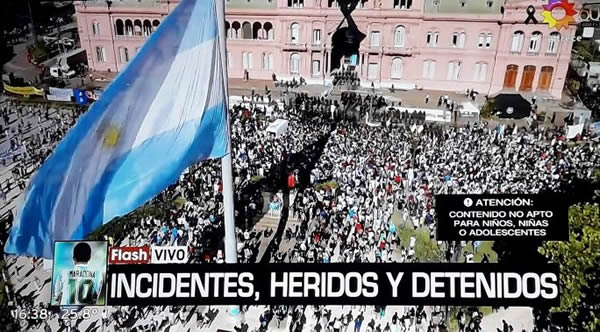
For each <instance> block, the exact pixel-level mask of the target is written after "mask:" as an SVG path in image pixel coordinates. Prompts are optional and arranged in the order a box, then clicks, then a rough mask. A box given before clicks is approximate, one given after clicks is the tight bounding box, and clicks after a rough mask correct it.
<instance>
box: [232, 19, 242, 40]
mask: <svg viewBox="0 0 600 332" xmlns="http://www.w3.org/2000/svg"><path fill="white" fill-rule="evenodd" d="M240 30H241V25H240V22H233V24H231V39H238V38H240Z"/></svg>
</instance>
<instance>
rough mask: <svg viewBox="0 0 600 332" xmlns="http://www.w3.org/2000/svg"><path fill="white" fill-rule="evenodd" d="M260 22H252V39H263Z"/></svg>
mask: <svg viewBox="0 0 600 332" xmlns="http://www.w3.org/2000/svg"><path fill="white" fill-rule="evenodd" d="M263 34H264V31H263V29H262V24H260V22H254V24H253V25H252V39H265V38H264V36H263Z"/></svg>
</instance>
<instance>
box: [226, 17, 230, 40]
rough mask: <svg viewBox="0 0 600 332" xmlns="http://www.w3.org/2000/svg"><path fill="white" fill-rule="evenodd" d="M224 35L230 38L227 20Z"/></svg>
mask: <svg viewBox="0 0 600 332" xmlns="http://www.w3.org/2000/svg"><path fill="white" fill-rule="evenodd" d="M225 37H227V38H229V39H231V25H229V22H227V21H225Z"/></svg>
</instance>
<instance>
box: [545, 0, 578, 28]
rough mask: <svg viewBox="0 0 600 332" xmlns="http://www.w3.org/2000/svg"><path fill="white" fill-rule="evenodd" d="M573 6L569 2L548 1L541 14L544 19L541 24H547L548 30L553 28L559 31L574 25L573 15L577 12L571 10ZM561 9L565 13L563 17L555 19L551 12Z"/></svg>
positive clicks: (562, 0) (559, 0)
mask: <svg viewBox="0 0 600 332" xmlns="http://www.w3.org/2000/svg"><path fill="white" fill-rule="evenodd" d="M574 6H575V4H573V3H570V2H569V0H550V1H549V2H548V4H547V5H544V11H543V12H542V16H543V17H544V21H543V23H548V27H549V28H550V29H552V28H555V27H556V29H557V30H560V29H562V28H568V27H569V23H575V14H577V11H576V10H575V8H573V7H574ZM557 8H562V9H563V10H564V11H565V16H564V17H562V18H560V19H556V18H555V17H554V15H553V14H552V12H553V11H554V10H555V9H557Z"/></svg>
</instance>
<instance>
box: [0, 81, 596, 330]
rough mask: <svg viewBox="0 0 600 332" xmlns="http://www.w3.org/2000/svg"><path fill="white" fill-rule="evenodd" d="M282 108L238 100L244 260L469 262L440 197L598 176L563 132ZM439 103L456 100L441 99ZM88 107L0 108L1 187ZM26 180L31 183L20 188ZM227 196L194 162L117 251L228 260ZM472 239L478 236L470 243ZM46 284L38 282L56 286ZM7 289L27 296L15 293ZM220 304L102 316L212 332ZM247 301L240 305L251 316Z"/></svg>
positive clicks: (329, 104)
mask: <svg viewBox="0 0 600 332" xmlns="http://www.w3.org/2000/svg"><path fill="white" fill-rule="evenodd" d="M283 104H284V107H283V109H281V110H276V111H275V112H267V110H266V107H265V106H264V105H263V104H261V103H259V102H258V101H257V100H256V98H251V100H249V101H248V102H245V101H244V102H243V103H240V104H237V105H231V112H230V114H231V115H230V116H231V135H232V136H231V142H232V149H233V151H232V159H233V170H234V173H233V179H234V187H235V190H234V195H235V197H234V199H235V202H236V204H235V215H236V224H237V230H236V233H237V234H236V236H237V239H238V261H240V262H257V261H263V262H309V263H331V262H416V261H420V260H421V259H423V258H422V257H419V256H418V254H417V248H418V247H419V246H420V245H423V241H431V242H433V243H435V245H436V246H437V247H438V251H439V255H438V257H435V258H431V257H430V258H429V259H431V260H434V261H452V262H459V261H465V262H471V261H473V256H474V255H473V254H474V252H471V251H468V250H467V249H465V248H467V246H466V245H467V244H466V243H453V242H450V243H448V242H441V241H439V242H438V241H436V239H435V237H434V234H435V229H436V222H437V219H436V215H435V212H434V210H433V205H434V201H433V197H434V195H435V194H441V193H445V194H461V193H477V194H478V193H537V192H542V191H557V190H560V189H561V186H563V185H564V184H568V183H569V182H570V181H573V180H574V179H587V178H590V176H591V174H592V171H593V170H594V169H595V168H598V167H599V166H600V151H599V146H598V145H597V144H596V143H594V142H592V141H586V140H584V141H582V142H580V143H579V144H575V145H572V144H568V142H567V141H566V140H565V138H564V134H563V132H562V131H561V130H560V129H545V128H542V127H539V128H536V129H533V130H524V129H518V128H514V127H504V126H501V127H498V128H487V127H484V126H481V125H468V126H466V127H464V128H453V127H444V126H438V125H432V124H427V123H424V117H422V116H421V114H420V113H416V114H418V116H417V115H415V116H413V117H412V118H411V117H408V113H405V112H399V111H398V112H395V111H391V112H390V113H389V114H388V116H390V117H392V118H396V119H399V121H394V122H393V123H392V124H391V125H387V126H382V127H370V126H365V125H362V123H361V121H360V119H362V118H363V115H364V113H365V112H367V111H368V110H371V111H374V112H376V111H378V110H381V109H385V108H386V107H387V106H388V105H387V102H386V100H385V99H383V98H382V97H378V96H374V95H367V96H361V95H359V94H355V93H344V94H342V95H341V96H340V98H339V99H338V98H323V97H313V96H308V95H306V94H297V95H296V96H294V97H290V98H288V99H287V100H285V101H284V103H283ZM442 104H443V105H444V106H446V107H449V106H448V105H450V104H454V103H451V102H450V101H449V100H446V99H445V98H442V99H441V102H440V106H441V105H442ZM81 112H82V110H81V109H77V108H72V109H64V110H63V109H59V110H54V111H53V112H51V111H50V109H49V108H48V107H47V106H45V105H35V104H22V103H18V102H9V103H6V104H3V105H2V106H1V107H0V115H2V117H3V120H4V121H3V122H0V124H2V123H3V124H4V125H3V126H2V130H1V131H2V133H3V135H4V140H9V141H10V147H11V150H14V149H15V148H17V147H23V150H24V152H23V153H21V154H19V155H17V156H16V157H15V158H14V159H11V158H8V159H6V160H7V161H8V163H7V164H9V165H8V166H6V165H5V167H10V168H11V170H14V176H13V177H11V178H12V179H13V180H11V179H10V178H9V179H8V181H7V185H4V184H3V185H2V189H3V192H4V195H9V193H11V192H14V191H15V190H16V191H17V192H20V191H21V190H23V189H24V188H25V179H26V178H27V177H28V176H29V175H30V174H31V173H32V172H34V171H35V169H37V167H39V165H41V163H42V162H43V160H44V159H45V158H46V157H47V156H48V154H49V153H50V151H51V150H52V148H53V146H54V144H55V143H56V142H57V141H59V140H60V139H61V138H62V136H63V135H64V134H65V132H66V131H67V129H68V128H69V127H70V126H72V125H73V124H74V123H75V121H76V119H77V117H78V116H79V115H80V114H81ZM268 113H269V114H268ZM275 117H276V118H281V119H286V120H288V121H289V128H288V130H287V133H285V134H283V135H277V134H273V133H269V132H267V131H266V129H267V127H268V126H269V124H270V123H271V121H272V120H273V119H274V118H275ZM332 119H333V121H332ZM402 119H404V120H410V121H403V120H402ZM19 181H21V182H22V183H23V184H22V185H21V189H18V190H17V189H15V187H11V186H12V185H14V183H15V182H17V183H18V182H19ZM6 186H8V187H6ZM222 195H223V187H222V183H221V168H220V161H205V162H202V163H199V164H197V165H193V166H191V167H190V168H189V169H188V170H186V171H185V172H184V174H182V175H181V177H180V179H179V181H178V182H177V183H175V184H173V185H172V186H170V187H169V188H167V189H166V190H165V191H163V192H162V193H161V194H160V195H159V196H157V197H156V198H155V199H154V200H153V201H152V202H151V203H149V204H148V205H147V206H150V207H151V206H157V207H159V208H158V209H155V210H149V211H150V213H146V214H144V215H141V214H139V215H138V214H134V218H135V219H133V220H132V222H129V223H128V224H127V225H126V226H125V228H124V231H123V232H122V233H118V234H115V233H106V235H105V236H106V239H107V240H109V242H110V244H111V245H115V246H122V245H135V246H140V245H162V246H164V245H182V246H187V247H188V248H189V250H190V253H191V255H190V257H191V261H192V262H197V263H209V262H212V263H222V262H223V261H224V254H223V252H222V251H221V250H220V248H221V247H222V242H221V241H222V237H223V226H222V224H223V223H222V220H223V217H222V216H223V209H224V207H223V202H222V201H223V199H222ZM10 196H13V195H10ZM14 197H16V196H13V198H14ZM173 202H177V204H173ZM163 206H165V207H167V208H166V209H163V208H161V207H163ZM270 210H276V211H270ZM271 212H274V213H273V215H274V216H276V217H280V218H281V222H282V224H283V226H284V227H283V228H282V229H281V230H280V229H277V230H274V229H271V228H267V229H261V228H259V227H255V224H256V222H257V221H258V220H259V219H260V218H261V217H262V216H263V215H264V214H265V213H271ZM415 230H427V232H428V234H429V238H418V239H417V237H416V236H415V235H411V236H409V237H404V238H403V237H402V236H401V235H402V234H403V233H405V232H406V233H409V232H411V234H413V233H412V232H413V231H415ZM265 244H268V245H266V246H265ZM0 245H2V247H3V243H0ZM265 247H266V248H265ZM472 248H473V250H475V249H476V248H477V245H476V244H475V243H472ZM483 259H484V260H489V257H485V256H484V258H483ZM32 266H33V268H35V267H36V263H35V261H34V262H33V265H32ZM15 269H16V268H15V267H14V266H10V267H9V268H8V269H7V271H9V273H10V275H13V274H15V273H16V274H17V275H18V276H19V273H20V276H19V277H23V275H24V273H23V272H18V270H17V272H15ZM37 282H38V283H39V284H40V285H41V286H39V287H38V288H40V289H41V287H43V285H44V284H45V283H46V281H39V280H38V281H37ZM11 293H12V294H13V295H14V296H16V298H19V294H18V291H16V290H13V291H11ZM23 300H24V297H23V296H21V297H20V301H23ZM28 301H29V302H28ZM25 302H26V303H28V304H27V305H32V304H31V303H32V302H30V300H26V301H25ZM262 309H264V311H263V312H262V314H261V315H260V319H259V321H258V322H257V321H253V320H252V321H245V320H242V322H241V323H240V325H239V326H237V327H236V330H238V331H242V330H244V329H246V330H247V331H254V330H258V331H266V330H267V329H268V326H270V324H273V325H271V326H274V325H277V326H280V325H283V326H286V328H287V331H302V329H303V328H304V329H305V330H306V329H307V328H308V329H310V330H315V331H338V332H339V331H361V330H362V331H370V332H373V331H379V332H381V331H385V332H388V331H390V332H391V331H394V332H396V331H409V330H410V331H413V330H414V331H447V326H446V323H445V322H446V321H447V318H448V317H447V316H448V314H447V312H445V311H442V310H441V309H440V308H424V307H390V308H385V307H374V308H373V307H366V306H359V307H350V306H345V307H342V308H341V310H340V308H330V307H318V306H317V307H315V306H297V307H284V306H274V307H264V308H262ZM262 309H261V310H262ZM386 309H387V312H386ZM216 310H218V309H215V308H210V307H209V308H186V307H183V306H181V307H160V308H159V307H148V308H133V307H132V308H126V309H124V308H120V309H118V308H111V309H108V310H107V312H106V313H103V315H102V324H103V326H113V328H114V329H131V328H133V327H136V326H138V327H137V328H138V329H139V326H140V324H141V323H136V322H138V321H141V319H140V318H148V317H151V321H152V322H151V323H144V324H145V325H146V328H148V329H149V330H152V331H160V330H161V328H164V327H165V326H168V325H169V324H171V325H173V324H176V323H177V322H179V321H185V322H188V321H189V320H191V319H192V317H193V316H194V315H195V316H196V321H197V326H196V327H197V328H209V327H210V326H211V324H212V323H213V321H214V319H215V317H216V316H217V315H218V312H217V311H216ZM249 310H252V308H244V307H243V308H242V312H243V313H244V312H246V313H247V312H248V311H249ZM242 316H243V317H245V315H244V314H242ZM53 319H54V318H53ZM456 319H457V321H458V322H459V326H462V331H469V332H473V331H481V328H480V326H479V324H480V321H481V313H479V312H477V311H476V310H470V311H461V312H459V314H458V315H457V317H456ZM145 321H147V319H146V320H145ZM111 324H112V325H111ZM136 324H137V325H136Z"/></svg>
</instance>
